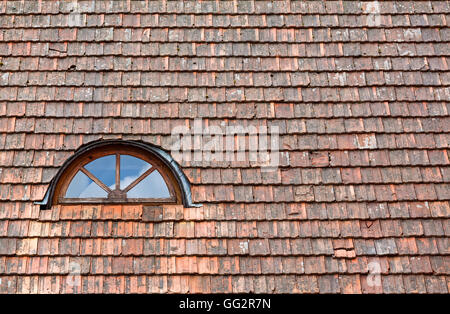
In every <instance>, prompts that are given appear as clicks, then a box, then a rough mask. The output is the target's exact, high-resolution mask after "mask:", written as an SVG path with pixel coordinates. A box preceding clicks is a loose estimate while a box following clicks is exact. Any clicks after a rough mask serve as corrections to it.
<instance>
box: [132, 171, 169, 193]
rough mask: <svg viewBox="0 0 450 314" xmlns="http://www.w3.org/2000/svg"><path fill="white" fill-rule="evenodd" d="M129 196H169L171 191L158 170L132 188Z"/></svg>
mask: <svg viewBox="0 0 450 314" xmlns="http://www.w3.org/2000/svg"><path fill="white" fill-rule="evenodd" d="M127 197H128V198H169V197H170V193H169V189H168V188H167V185H166V182H165V181H164V179H163V177H162V176H161V174H160V173H159V172H158V170H155V171H153V172H152V173H151V174H150V175H148V176H147V177H146V178H145V179H144V180H142V181H141V182H139V184H138V185H136V186H135V187H134V188H132V189H131V190H130V191H129V192H128V194H127Z"/></svg>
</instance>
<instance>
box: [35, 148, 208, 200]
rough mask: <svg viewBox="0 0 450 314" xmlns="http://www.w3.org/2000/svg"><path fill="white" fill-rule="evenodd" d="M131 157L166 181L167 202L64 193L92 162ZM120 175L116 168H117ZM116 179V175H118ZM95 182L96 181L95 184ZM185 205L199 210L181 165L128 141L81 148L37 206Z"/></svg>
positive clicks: (154, 149)
mask: <svg viewBox="0 0 450 314" xmlns="http://www.w3.org/2000/svg"><path fill="white" fill-rule="evenodd" d="M121 153H122V154H124V155H131V156H134V157H137V158H140V159H142V160H144V161H146V162H148V163H150V164H151V165H152V166H153V167H155V168H156V169H157V170H158V172H159V173H160V174H161V176H162V177H163V179H164V181H165V182H166V185H167V187H168V189H169V193H170V198H168V199H128V198H126V199H125V198H123V197H120V195H119V196H118V197H117V198H116V199H113V198H108V199H66V198H65V197H64V195H65V194H64V193H65V191H66V190H67V187H68V186H69V184H70V182H71V181H72V179H73V177H74V176H75V175H76V173H77V172H78V171H79V170H80V169H81V168H82V167H84V165H86V164H88V163H89V162H91V161H93V160H96V159H97V158H101V157H103V156H107V155H112V154H121ZM116 171H117V168H116ZM116 178H117V173H116ZM94 182H95V181H94ZM130 203H131V204H143V205H157V204H183V205H184V207H199V206H201V205H200V204H194V203H193V202H192V197H191V189H190V183H189V180H188V179H187V177H186V176H185V175H184V173H183V171H182V170H181V168H180V167H179V165H178V163H177V162H176V161H175V160H174V159H173V158H172V157H171V156H170V154H168V153H167V152H165V151H164V150H162V149H161V148H159V147H156V146H154V145H151V144H148V143H144V142H137V141H125V140H99V141H95V142H91V143H89V144H86V145H84V146H82V147H80V148H79V149H78V150H77V151H76V152H75V153H74V155H73V156H71V157H70V158H69V159H68V160H67V161H66V162H65V163H64V164H63V166H62V167H61V168H60V169H59V171H58V173H57V174H56V175H55V177H54V178H53V179H52V181H51V182H50V186H49V188H48V190H47V192H46V194H45V197H44V199H43V200H42V201H41V202H36V204H38V205H40V206H41V209H50V208H51V207H52V206H53V205H57V204H130Z"/></svg>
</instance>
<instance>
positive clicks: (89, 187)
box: [65, 171, 108, 198]
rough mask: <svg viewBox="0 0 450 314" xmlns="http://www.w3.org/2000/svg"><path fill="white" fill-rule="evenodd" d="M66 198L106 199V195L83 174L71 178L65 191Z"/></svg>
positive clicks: (79, 173)
mask: <svg viewBox="0 0 450 314" xmlns="http://www.w3.org/2000/svg"><path fill="white" fill-rule="evenodd" d="M65 197H66V198H107V197H108V193H106V191H105V190H103V189H102V188H101V187H99V186H98V185H97V183H95V182H94V181H92V180H91V179H90V178H89V177H88V176H87V175H85V174H84V173H83V172H81V171H78V173H77V174H76V175H75V177H73V179H72V182H70V185H69V187H68V188H67V191H66V196H65Z"/></svg>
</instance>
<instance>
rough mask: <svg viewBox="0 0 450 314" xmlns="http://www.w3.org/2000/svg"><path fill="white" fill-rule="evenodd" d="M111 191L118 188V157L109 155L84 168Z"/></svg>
mask: <svg viewBox="0 0 450 314" xmlns="http://www.w3.org/2000/svg"><path fill="white" fill-rule="evenodd" d="M84 168H86V169H87V170H88V171H89V172H90V173H92V174H93V175H94V176H96V177H97V179H99V180H100V181H102V182H103V183H104V184H105V185H106V186H108V187H109V188H110V189H111V190H114V189H115V187H116V156H115V155H109V156H105V157H101V158H98V159H96V160H94V161H91V162H90V163H88V164H87V165H86V166H84Z"/></svg>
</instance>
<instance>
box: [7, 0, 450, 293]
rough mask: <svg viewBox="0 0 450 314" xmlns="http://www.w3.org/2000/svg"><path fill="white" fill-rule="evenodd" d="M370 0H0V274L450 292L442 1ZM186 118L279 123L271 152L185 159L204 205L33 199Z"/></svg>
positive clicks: (129, 282) (17, 287) (234, 288)
mask: <svg viewBox="0 0 450 314" xmlns="http://www.w3.org/2000/svg"><path fill="white" fill-rule="evenodd" d="M374 2H376V1H364V2H361V1H293V0H291V1H78V3H74V2H70V1H1V2H0V195H1V200H2V201H1V203H0V292H1V293H29V292H39V293H58V292H90V293H97V292H191V293H192V292H267V293H292V292H294V293H296V292H306V293H319V292H320V293H412V292H418V293H448V292H449V290H450V265H449V254H450V245H449V234H450V224H449V219H448V218H449V216H450V207H449V200H450V188H449V179H450V168H449V152H448V147H449V140H450V133H449V129H450V120H449V110H450V105H449V100H450V90H449V87H448V86H449V72H448V70H449V69H448V65H449V40H450V32H449V28H448V27H447V19H448V18H449V13H450V6H449V2H448V1H380V2H378V5H377V6H376V7H377V10H378V11H377V12H376V14H374V13H373V11H370V10H368V8H369V9H370V8H371V5H372V7H373V3H374ZM195 118H202V119H203V121H204V122H207V123H209V124H210V125H218V124H220V123H221V122H223V121H225V122H227V123H228V124H230V125H235V124H236V125H243V126H248V125H258V126H259V125H267V126H272V125H274V126H278V127H279V128H280V133H281V134H280V141H281V147H280V148H281V160H280V162H281V166H280V168H279V169H278V170H277V171H275V172H272V173H266V172H264V171H261V169H260V168H257V167H252V164H251V163H249V162H221V163H220V162H218V163H215V164H213V165H211V164H206V163H205V164H204V163H202V162H186V161H182V160H180V161H179V162H180V164H181V166H182V167H183V170H184V171H185V173H186V175H187V176H188V177H189V179H190V181H191V183H192V193H193V200H194V201H195V202H198V203H202V204H203V207H201V208H182V207H180V206H175V207H174V206H172V207H171V206H168V207H166V208H164V210H163V215H162V216H161V217H160V221H153V220H151V219H150V220H146V219H145V217H146V215H145V213H143V212H145V210H146V209H144V208H143V207H142V206H123V207H122V206H104V207H102V206H83V207H81V206H65V207H63V206H55V207H53V208H52V209H51V210H47V211H40V210H39V207H38V206H35V205H33V202H34V201H36V200H41V199H42V198H43V196H44V193H45V191H46V189H47V187H48V183H49V182H50V180H51V179H52V177H53V176H54V175H55V174H56V171H57V170H58V167H60V166H61V165H62V164H63V163H64V161H65V160H66V159H67V158H68V157H69V156H71V155H72V154H73V153H74V151H75V150H76V149H77V148H78V147H79V146H80V145H82V144H83V143H87V142H91V141H93V140H97V139H100V138H123V139H135V140H143V141H146V142H149V143H152V144H156V145H160V146H161V147H163V148H165V149H169V148H170V135H171V134H170V133H171V129H172V127H174V126H176V125H192V124H193V122H194V119H195ZM74 265H77V266H76V267H78V268H77V269H75V270H74V269H73V268H74ZM76 267H75V268H76ZM74 272H75V273H77V272H79V273H81V281H80V282H79V285H74V284H72V283H73V282H74V280H75V279H74V276H73V273H74ZM68 275H70V276H68ZM77 278H78V277H77ZM75 281H76V280H75Z"/></svg>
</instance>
